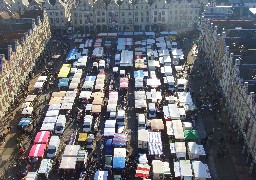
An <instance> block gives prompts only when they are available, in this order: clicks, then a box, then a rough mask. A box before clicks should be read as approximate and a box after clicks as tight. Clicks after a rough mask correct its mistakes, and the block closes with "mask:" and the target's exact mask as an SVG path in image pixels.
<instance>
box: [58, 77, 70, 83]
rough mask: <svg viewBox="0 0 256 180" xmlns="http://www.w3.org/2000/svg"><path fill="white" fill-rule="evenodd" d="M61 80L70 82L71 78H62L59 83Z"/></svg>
mask: <svg viewBox="0 0 256 180" xmlns="http://www.w3.org/2000/svg"><path fill="white" fill-rule="evenodd" d="M60 82H69V78H61V79H59V83H60Z"/></svg>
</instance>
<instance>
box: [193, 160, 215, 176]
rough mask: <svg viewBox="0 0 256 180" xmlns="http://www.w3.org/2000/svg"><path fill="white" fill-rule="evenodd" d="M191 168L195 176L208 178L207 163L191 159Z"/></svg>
mask: <svg viewBox="0 0 256 180" xmlns="http://www.w3.org/2000/svg"><path fill="white" fill-rule="evenodd" d="M192 168H193V172H194V176H195V178H200V179H210V178H211V175H210V171H209V168H208V166H207V164H203V163H202V162H201V161H192Z"/></svg>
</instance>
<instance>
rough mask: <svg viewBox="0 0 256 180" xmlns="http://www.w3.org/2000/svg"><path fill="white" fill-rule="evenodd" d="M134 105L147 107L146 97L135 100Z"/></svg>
mask: <svg viewBox="0 0 256 180" xmlns="http://www.w3.org/2000/svg"><path fill="white" fill-rule="evenodd" d="M135 107H136V108H145V107H147V101H146V99H141V100H135Z"/></svg>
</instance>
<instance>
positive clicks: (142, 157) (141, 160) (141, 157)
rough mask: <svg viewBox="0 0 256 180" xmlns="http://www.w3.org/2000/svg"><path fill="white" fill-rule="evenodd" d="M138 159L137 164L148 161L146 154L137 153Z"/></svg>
mask: <svg viewBox="0 0 256 180" xmlns="http://www.w3.org/2000/svg"><path fill="white" fill-rule="evenodd" d="M138 161H139V164H147V163H148V158H147V154H139V158H138Z"/></svg>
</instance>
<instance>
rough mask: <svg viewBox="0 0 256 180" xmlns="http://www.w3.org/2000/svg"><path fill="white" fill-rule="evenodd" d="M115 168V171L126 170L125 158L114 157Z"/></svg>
mask: <svg viewBox="0 0 256 180" xmlns="http://www.w3.org/2000/svg"><path fill="white" fill-rule="evenodd" d="M113 168H115V169H123V168H125V158H124V157H114V158H113Z"/></svg>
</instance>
